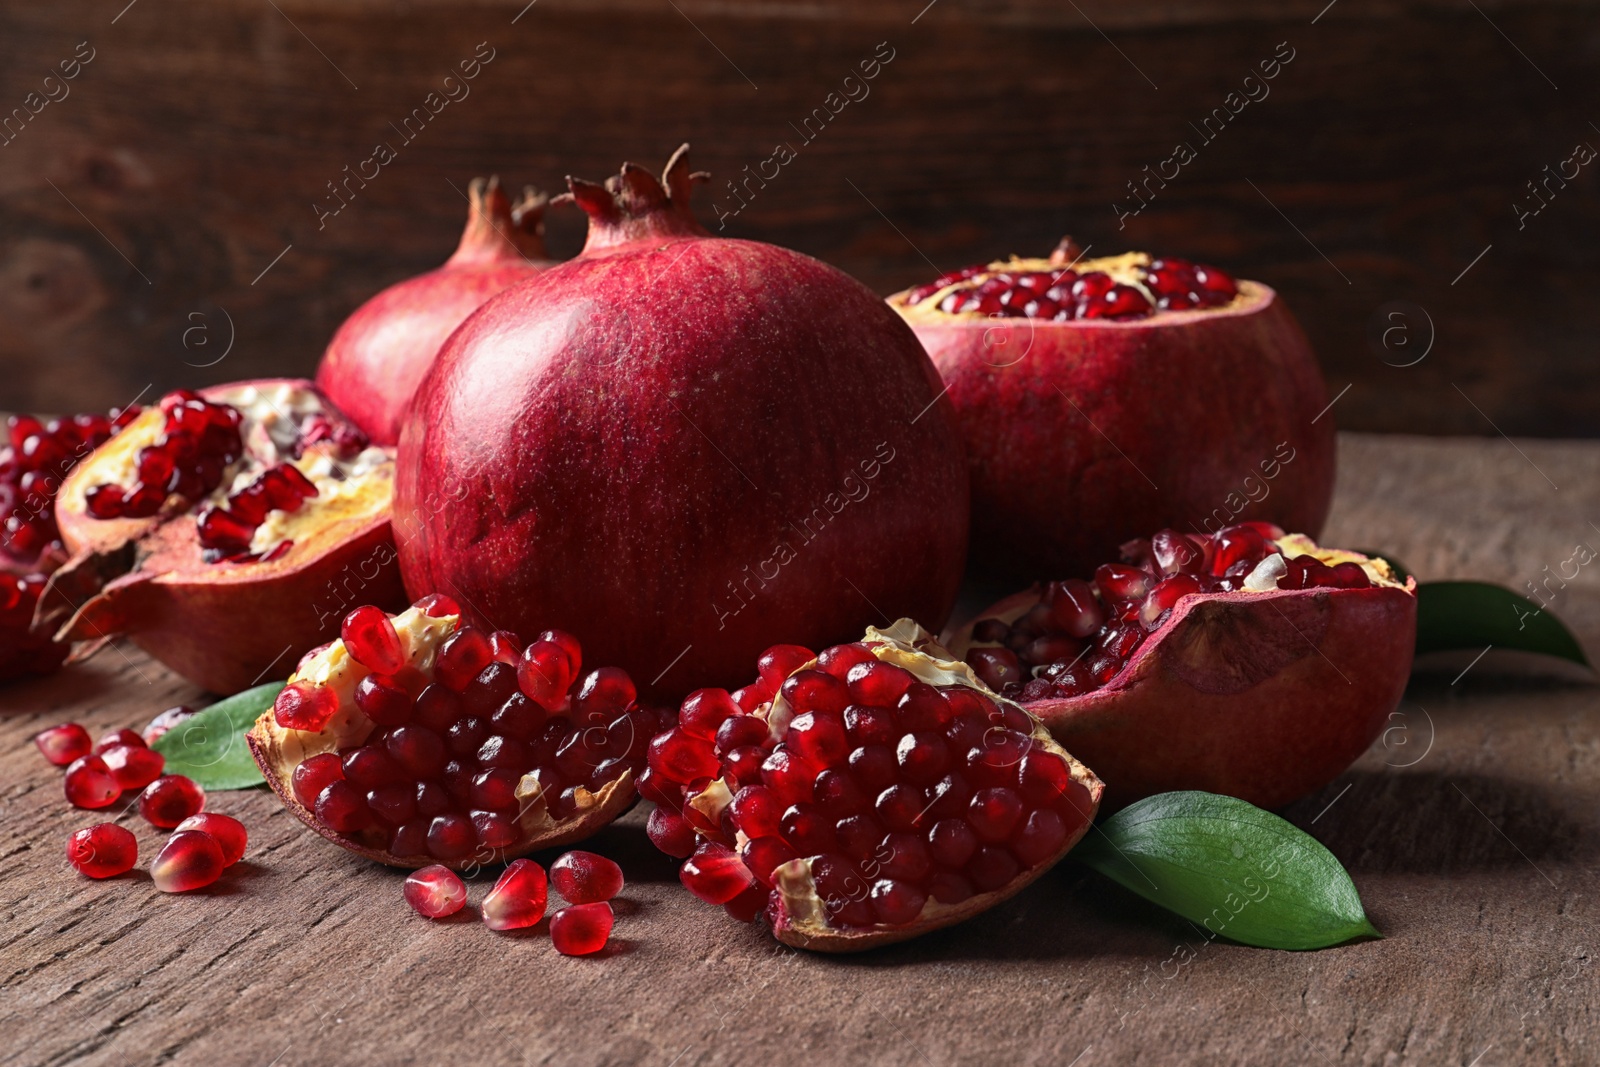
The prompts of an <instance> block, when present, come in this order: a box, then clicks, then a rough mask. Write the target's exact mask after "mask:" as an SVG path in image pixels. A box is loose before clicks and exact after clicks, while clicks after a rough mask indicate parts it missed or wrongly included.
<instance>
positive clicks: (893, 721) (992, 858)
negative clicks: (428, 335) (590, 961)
mask: <svg viewBox="0 0 1600 1067" xmlns="http://www.w3.org/2000/svg"><path fill="white" fill-rule="evenodd" d="M802 653H803V654H802ZM780 659H781V660H782V666H781V668H779V669H781V670H787V671H789V674H788V675H787V676H786V677H785V676H781V675H778V676H764V677H763V678H762V681H761V682H760V683H758V684H761V685H763V686H765V687H766V689H767V691H769V692H771V691H773V690H774V689H775V690H776V695H774V696H772V697H770V698H769V699H767V700H766V701H764V702H762V703H761V704H758V705H756V706H754V707H752V708H750V709H748V710H747V709H745V708H743V707H742V706H741V707H740V710H739V711H738V712H737V713H736V714H735V715H734V716H733V717H730V718H728V719H725V720H723V722H722V723H721V725H719V726H718V728H717V734H716V737H715V738H714V739H713V740H710V741H707V740H706V739H704V738H699V737H695V736H693V735H691V734H690V733H688V732H687V730H686V729H685V727H684V726H683V725H682V723H681V717H680V725H679V726H678V727H677V728H675V729H672V730H669V731H667V733H665V734H663V735H662V736H661V737H660V738H657V741H656V743H655V744H654V745H652V749H651V764H650V773H651V774H652V775H654V776H656V777H655V778H654V779H653V780H652V781H651V783H650V786H651V789H652V791H653V792H654V793H656V794H657V800H658V803H660V802H662V800H663V799H664V800H665V801H667V805H666V807H667V809H668V810H667V814H666V815H665V816H663V822H666V823H667V824H668V827H667V828H669V829H673V830H676V826H674V825H672V824H671V822H670V820H671V819H673V818H676V816H675V815H674V814H673V810H674V809H675V810H680V811H681V812H682V818H681V820H679V821H680V822H681V823H682V825H683V826H686V827H690V828H692V829H694V830H695V831H697V832H698V834H699V836H700V837H701V838H702V841H701V844H700V845H699V846H698V847H697V848H696V850H695V851H694V853H693V854H692V855H691V856H690V857H689V859H688V860H687V861H686V862H685V863H684V864H683V865H682V867H681V869H680V871H679V879H680V880H681V881H682V882H683V884H684V886H685V887H686V888H687V889H688V890H689V891H690V892H691V893H693V894H694V895H695V896H697V897H699V898H700V899H702V900H704V901H706V902H708V903H711V904H719V905H723V906H724V907H726V908H727V910H728V911H729V912H730V914H732V915H734V916H735V917H736V918H743V919H748V918H749V917H751V916H753V915H754V914H755V912H756V911H758V910H760V908H761V907H762V906H763V905H761V904H760V903H759V901H757V900H756V899H755V898H757V897H764V898H765V904H764V907H765V910H766V913H767V917H768V919H769V920H770V922H771V924H772V927H773V933H774V935H775V936H776V937H778V938H779V939H780V940H782V941H784V942H785V943H787V944H791V945H797V946H800V947H806V948H812V949H815V950H818V951H824V952H847V951H856V950H859V949H864V948H870V947H872V946H874V945H878V944H885V943H889V942H893V941H900V940H904V939H905V938H908V937H914V936H916V935H917V934H920V933H924V932H926V931H928V930H933V929H937V928H939V927H941V926H946V925H949V924H950V923H953V922H959V921H961V920H962V919H964V918H967V917H970V916H971V915H975V914H977V913H978V912H980V911H983V910H985V909H987V908H989V907H992V906H994V905H995V904H997V903H999V902H1000V901H1002V900H1004V899H1006V898H1007V897H1009V896H1011V895H1012V894H1014V893H1016V892H1018V891H1020V890H1021V889H1022V888H1023V887H1024V886H1026V885H1027V884H1028V883H1029V882H1031V881H1032V880H1033V879H1034V878H1037V877H1038V876H1039V875H1040V874H1041V873H1043V872H1044V871H1045V870H1047V869H1048V868H1049V867H1050V866H1051V865H1052V864H1053V863H1054V862H1055V861H1056V860H1058V859H1059V858H1060V857H1061V856H1062V855H1064V854H1065V853H1066V851H1067V849H1069V848H1070V847H1071V846H1072V845H1073V844H1075V843H1076V842H1077V840H1078V838H1079V837H1081V836H1082V835H1083V833H1084V832H1085V831H1086V830H1087V829H1088V826H1089V822H1090V821H1091V820H1092V819H1093V817H1094V812H1095V809H1096V806H1097V805H1098V803H1099V797H1100V793H1101V790H1102V786H1101V784H1100V781H1099V780H1098V779H1097V778H1095V776H1094V775H1093V774H1092V773H1091V772H1090V771H1089V770H1088V769H1087V768H1085V767H1084V766H1083V765H1082V764H1080V763H1078V762H1076V761H1075V760H1073V758H1072V757H1071V756H1069V755H1068V754H1067V753H1066V752H1065V751H1063V750H1062V749H1061V748H1060V746H1058V745H1057V744H1056V743H1055V742H1054V741H1052V740H1051V739H1050V737H1049V734H1048V733H1047V732H1046V731H1045V730H1044V728H1043V726H1042V725H1040V724H1039V723H1038V722H1037V720H1035V719H1034V718H1033V717H1032V716H1030V715H1029V714H1028V713H1027V712H1026V711H1024V710H1023V709H1022V708H1021V707H1019V706H1018V705H1016V704H1015V703H1013V702H1011V701H1009V700H1006V699H1004V698H996V697H995V696H994V695H993V694H991V693H989V692H988V691H987V690H986V689H984V688H983V687H982V686H981V685H980V684H979V683H978V681H977V679H976V678H975V677H974V675H973V674H972V672H971V670H969V669H968V668H967V667H966V666H965V665H963V664H961V663H959V662H956V661H954V660H953V659H952V658H951V657H950V654H949V653H948V652H945V651H944V650H943V649H942V648H939V647H938V645H937V644H935V643H934V642H933V639H932V637H931V635H929V634H927V633H926V632H925V631H923V630H921V629H920V628H919V627H917V626H916V624H915V623H912V622H911V621H910V620H902V621H901V622H899V623H896V624H895V625H894V626H893V627H890V628H889V629H887V630H876V629H869V630H868V631H867V636H866V638H865V639H864V640H862V641H859V642H853V643H851V644H849V645H845V646H836V647H834V648H829V649H827V650H825V651H824V652H823V653H822V654H821V655H811V654H810V653H808V652H806V651H805V650H804V649H800V650H798V651H795V652H786V653H785V654H784V655H782V656H781V657H780V656H771V657H770V658H769V657H764V658H763V664H765V663H767V662H769V661H771V662H776V661H778V660H780ZM764 673H765V672H764ZM841 673H842V674H843V676H844V677H843V678H842V679H841V678H840V677H839V674H841ZM773 674H774V675H776V671H774V672H773ZM690 699H691V700H699V701H705V700H706V699H707V697H706V696H705V694H704V693H703V692H702V693H697V694H696V695H695V696H694V697H691V698H690ZM841 709H842V713H841ZM747 726H748V727H749V729H746V727H747ZM725 741H726V742H728V743H724V742H725ZM735 742H738V744H735ZM747 748H750V749H754V750H755V752H756V754H757V767H758V769H757V770H756V772H755V774H754V776H753V777H751V776H747V775H746V773H745V772H744V771H743V770H742V765H747V764H748V761H746V760H744V758H743V757H740V756H739V754H740V753H741V752H743V751H745V749H747ZM676 750H682V751H683V752H688V753H691V754H693V753H695V752H698V753H699V755H698V756H697V757H696V758H694V759H691V758H689V755H680V756H679V757H678V758H676V759H672V760H668V759H666V758H665V754H666V753H668V752H669V751H676ZM658 755H659V756H661V757H662V758H660V759H658V758H657V757H658ZM736 757H738V758H736ZM707 758H709V759H711V760H714V761H716V768H715V770H714V771H713V772H711V773H708V774H705V775H702V776H699V777H697V778H695V779H693V780H684V779H682V778H677V777H675V775H676V774H677V773H678V768H680V767H685V766H693V767H695V768H696V769H698V768H699V763H700V761H701V760H704V759H707ZM656 814H658V815H660V814H662V809H658V811H657V812H656ZM655 836H656V835H655V834H652V837H653V838H654V837H655ZM662 836H663V837H667V835H666V834H663V835H662ZM668 843H669V844H672V845H674V846H675V847H681V846H679V842H678V841H677V840H676V839H674V838H669V839H668Z"/></svg>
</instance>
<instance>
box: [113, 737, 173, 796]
mask: <svg viewBox="0 0 1600 1067" xmlns="http://www.w3.org/2000/svg"><path fill="white" fill-rule="evenodd" d="M100 758H101V760H103V761H104V762H105V765H106V768H107V769H108V770H109V771H110V772H111V778H112V780H113V781H115V782H116V783H117V788H119V789H124V790H127V789H143V788H144V787H145V786H147V785H149V784H150V783H151V782H153V781H155V780H156V779H157V778H159V777H161V770H162V768H163V767H165V766H166V764H167V758H166V757H165V756H163V755H162V754H161V753H159V752H154V751H152V750H150V749H148V748H145V747H144V746H142V745H141V746H139V747H137V748H136V747H134V746H133V745H112V746H111V747H110V748H108V749H106V750H105V751H104V752H102V753H100Z"/></svg>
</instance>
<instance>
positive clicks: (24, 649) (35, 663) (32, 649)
mask: <svg viewBox="0 0 1600 1067" xmlns="http://www.w3.org/2000/svg"><path fill="white" fill-rule="evenodd" d="M48 584H49V578H48V577H46V576H45V575H44V574H42V573H30V574H20V575H19V574H12V573H10V572H9V571H4V570H0V682H3V681H6V680H8V679H11V678H21V677H24V676H26V675H30V674H49V673H51V672H52V671H54V670H56V669H57V668H58V667H60V666H61V664H62V662H63V661H65V660H66V658H67V653H68V651H69V649H68V647H67V646H66V645H65V644H63V643H61V642H58V641H54V640H52V639H51V638H50V635H49V634H48V633H45V634H41V633H36V632H35V631H34V629H33V618H34V614H35V613H36V612H37V611H38V608H39V600H40V598H41V597H42V596H43V595H44V591H45V589H46V587H47V586H48Z"/></svg>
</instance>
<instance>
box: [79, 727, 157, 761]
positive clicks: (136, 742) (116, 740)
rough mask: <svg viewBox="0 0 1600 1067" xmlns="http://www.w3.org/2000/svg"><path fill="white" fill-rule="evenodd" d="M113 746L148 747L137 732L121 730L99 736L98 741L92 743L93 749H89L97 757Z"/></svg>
mask: <svg viewBox="0 0 1600 1067" xmlns="http://www.w3.org/2000/svg"><path fill="white" fill-rule="evenodd" d="M113 745H129V746H131V747H133V748H146V747H148V746H147V745H146V744H145V743H144V738H143V737H142V736H140V734H139V731H137V730H127V729H123V730H112V731H110V732H108V733H104V734H101V735H100V740H98V741H96V742H95V743H94V748H92V749H90V751H91V752H92V753H93V754H94V755H96V756H98V755H100V754H101V753H103V752H104V751H105V750H106V749H108V748H111V747H112V746H113Z"/></svg>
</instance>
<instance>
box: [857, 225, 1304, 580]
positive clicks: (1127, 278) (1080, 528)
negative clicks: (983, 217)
mask: <svg viewBox="0 0 1600 1067" xmlns="http://www.w3.org/2000/svg"><path fill="white" fill-rule="evenodd" d="M1081 255H1082V253H1081V252H1080V251H1079V250H1078V249H1077V248H1076V246H1074V245H1073V244H1072V243H1071V238H1067V239H1065V240H1063V241H1062V243H1061V246H1060V247H1059V248H1057V250H1056V252H1055V254H1054V255H1053V256H1051V258H1050V259H1048V260H1045V259H1017V258H1013V259H1010V260H1003V261H1000V262H995V263H988V264H979V265H977V266H972V267H967V268H965V269H964V270H959V271H954V272H952V273H949V274H945V275H942V276H941V277H939V278H937V279H935V280H934V281H932V282H930V283H928V284H927V285H922V286H918V287H916V288H914V289H908V290H906V291H904V292H901V293H896V294H895V295H894V296H891V297H890V298H889V304H890V305H891V306H892V307H894V308H895V310H897V311H898V312H900V314H901V315H903V316H904V317H905V319H906V321H907V322H909V323H910V324H911V326H912V328H913V329H914V330H916V333H917V336H918V338H920V339H921V341H922V343H923V344H924V345H925V346H926V347H927V350H928V354H929V355H931V356H932V357H933V362H934V365H935V366H937V367H938V368H939V373H940V374H942V375H943V376H944V380H945V383H946V385H947V386H948V387H949V390H950V399H951V401H952V402H953V403H954V405H955V411H956V417H957V420H958V422H959V424H960V427H961V433H962V436H963V438H964V439H965V441H966V447H967V457H968V460H969V462H970V464H971V470H972V519H973V531H972V543H973V551H974V558H975V559H977V560H979V561H982V562H984V563H985V565H986V566H988V567H989V568H990V569H995V570H1007V571H1016V572H1018V573H1023V574H1026V575H1028V576H1029V577H1037V576H1038V575H1041V574H1078V573H1086V572H1087V571H1088V570H1089V569H1091V568H1093V567H1094V566H1096V565H1097V564H1099V563H1100V562H1102V561H1104V560H1106V559H1108V558H1111V557H1113V556H1114V555H1115V553H1116V550H1117V546H1118V545H1120V544H1121V543H1122V542H1123V541H1126V540H1128V539H1129V538H1132V537H1137V536H1140V535H1141V534H1145V533H1148V532H1149V531H1150V530H1155V529H1160V528H1162V527H1167V526H1172V527H1179V528H1182V529H1185V530H1191V529H1192V530H1196V531H1200V530H1204V531H1205V532H1207V533H1215V532H1216V531H1218V530H1220V529H1221V528H1222V527H1224V526H1230V525H1233V524H1235V523H1237V522H1240V521H1249V520H1256V519H1267V518H1275V519H1276V520H1277V521H1279V522H1284V523H1287V524H1288V525H1289V527H1290V528H1291V529H1299V530H1304V531H1306V532H1308V533H1309V534H1311V535H1312V536H1315V535H1316V534H1317V533H1318V532H1319V531H1320V530H1321V528H1322V523H1323V520H1324V519H1326V518H1327V514H1328V504H1329V501H1330V500H1331V499H1332V495H1333V478H1334V461H1335V449H1334V432H1333V418H1332V416H1331V415H1330V414H1329V413H1328V412H1327V411H1326V410H1325V409H1326V407H1327V405H1328V396H1327V391H1326V389H1325V387H1324V385H1323V381H1322V375H1321V372H1320V371H1319V370H1318V368H1317V361H1316V356H1315V355H1314V354H1313V353H1312V351H1311V347H1310V345H1309V344H1308V342H1307V341H1306V338H1305V335H1304V334H1303V333H1302V332H1301V330H1300V326H1299V324H1298V323H1296V321H1295V319H1294V316H1293V315H1292V314H1290V312H1289V309H1288V308H1287V307H1285V306H1284V304H1283V301H1282V300H1280V299H1279V298H1278V295H1277V294H1276V293H1275V292H1273V291H1272V290H1271V289H1270V288H1268V287H1267V286H1265V285H1262V284H1261V283H1259V282H1252V281H1237V282H1236V281H1234V280H1233V279H1232V278H1230V277H1228V276H1227V275H1226V274H1224V273H1223V272H1221V271H1219V270H1217V269H1216V268H1215V267H1209V266H1205V265H1203V264H1197V263H1189V262H1186V261H1184V260H1177V259H1154V258H1151V257H1150V256H1148V255H1146V254H1144V253H1142V252H1131V253H1128V254H1126V255H1121V256H1112V257H1107V258H1101V259H1090V260H1085V259H1082V258H1081Z"/></svg>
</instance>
